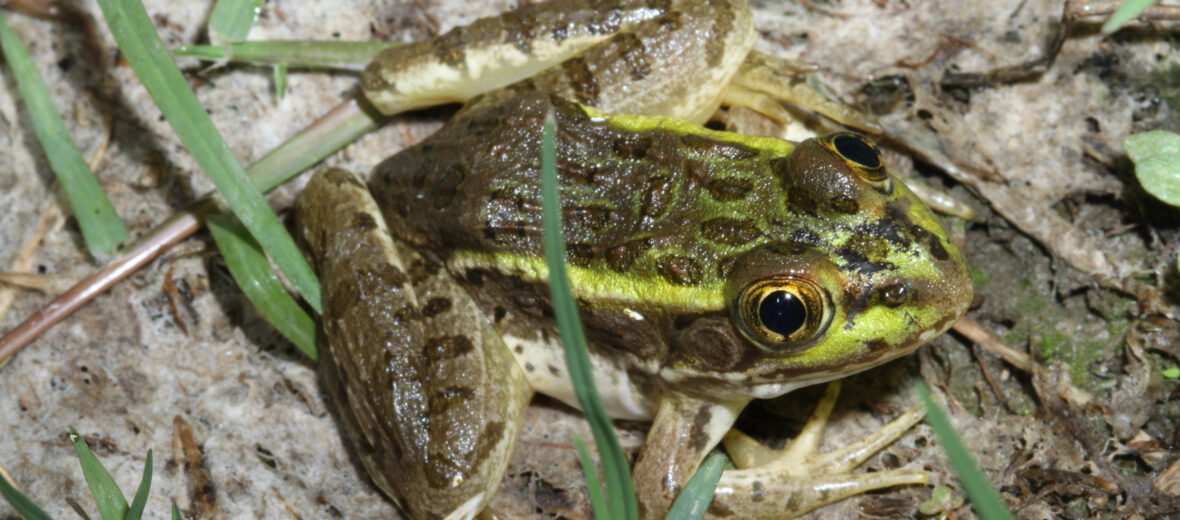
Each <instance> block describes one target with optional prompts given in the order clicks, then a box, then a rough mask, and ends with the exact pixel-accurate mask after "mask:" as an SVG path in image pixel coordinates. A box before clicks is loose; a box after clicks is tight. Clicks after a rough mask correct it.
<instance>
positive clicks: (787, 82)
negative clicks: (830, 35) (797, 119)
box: [722, 51, 881, 134]
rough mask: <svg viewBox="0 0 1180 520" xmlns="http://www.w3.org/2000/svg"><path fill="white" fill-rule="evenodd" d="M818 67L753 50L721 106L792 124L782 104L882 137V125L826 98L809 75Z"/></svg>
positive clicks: (821, 88)
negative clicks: (743, 108) (750, 111)
mask: <svg viewBox="0 0 1180 520" xmlns="http://www.w3.org/2000/svg"><path fill="white" fill-rule="evenodd" d="M814 69H815V67H813V66H807V65H804V64H801V63H798V62H794V61H791V60H787V59H784V58H779V57H777V56H771V55H769V54H764V53H761V52H758V51H750V53H749V54H748V55H747V56H746V60H745V61H744V62H743V63H742V65H741V67H739V68H738V71H737V73H736V74H735V75H734V77H733V79H732V80H730V82H729V85H727V86H726V89H725V91H724V92H723V93H722V103H723V104H725V105H727V106H743V107H746V108H750V109H752V110H755V111H757V112H761V113H762V114H764V115H766V116H767V117H770V118H772V119H776V120H778V121H779V122H783V123H786V122H789V121H790V120H791V119H792V118H791V116H790V113H789V112H787V111H786V110H784V109H783V107H782V106H779V104H778V103H779V102H780V101H782V102H786V103H791V104H793V105H798V106H801V107H803V108H807V109H810V110H814V111H816V112H819V113H820V114H823V115H825V116H828V117H830V118H832V119H833V120H835V121H836V122H839V123H841V124H844V125H847V126H851V127H853V128H859V129H861V130H863V131H865V132H869V133H873V134H879V133H881V126H880V125H878V124H877V123H876V122H875V121H873V120H872V118H870V117H869V116H867V115H865V114H862V113H861V112H859V111H857V110H855V109H853V108H852V107H850V106H848V105H845V104H844V103H841V102H839V101H835V100H833V99H832V98H830V97H829V96H828V95H826V94H825V93H824V91H823V86H822V85H820V84H818V83H816V82H815V79H814V75H812V74H810V72H812V71H814Z"/></svg>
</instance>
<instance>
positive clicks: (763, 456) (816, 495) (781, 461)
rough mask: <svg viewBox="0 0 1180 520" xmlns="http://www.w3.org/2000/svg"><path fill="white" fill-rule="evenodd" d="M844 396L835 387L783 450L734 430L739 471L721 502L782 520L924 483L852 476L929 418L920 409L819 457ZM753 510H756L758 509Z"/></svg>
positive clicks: (890, 474) (916, 474) (914, 475)
mask: <svg viewBox="0 0 1180 520" xmlns="http://www.w3.org/2000/svg"><path fill="white" fill-rule="evenodd" d="M839 393H840V383H839V381H833V382H832V383H829V385H828V388H827V390H825V392H824V395H823V397H822V398H821V399H820V401H819V404H818V405H817V406H816V409H815V412H813V413H812V415H811V418H810V419H808V421H807V424H806V425H804V427H803V430H802V431H801V432H799V435H798V436H797V437H796V438H795V439H794V440H793V441H792V442H791V443H790V444H789V445H787V446H786V447H784V448H782V449H778V450H775V449H771V448H767V447H766V446H764V445H762V444H761V443H759V442H757V441H755V440H753V439H751V438H750V437H748V436H747V435H745V434H743V433H741V432H739V431H737V430H731V431H730V432H729V433H728V434H726V436H725V438H724V440H723V442H724V444H725V449H726V451H727V452H729V455H730V458H732V459H733V462H734V465H735V466H737V468H738V469H736V470H731V471H726V472H725V474H724V476H723V477H722V480H721V483H720V484H719V485H718V487H717V492H716V494H715V500H718V501H720V503H721V505H722V507H727V503H733V504H735V505H736V504H742V505H741V506H740V507H742V508H745V509H746V511H743V513H745V515H746V517H748V518H762V517H775V518H778V517H780V516H777V515H783V513H784V512H789V514H790V515H798V514H803V513H805V512H807V511H810V510H812V509H815V508H817V507H821V506H824V505H827V504H830V503H832V502H836V501H838V500H842V499H845V498H848V497H851V496H855V495H858V494H860V493H864V492H865V491H870V490H874V489H882V488H888V487H893V486H900V485H906V484H924V483H925V482H926V481H927V479H928V475H927V474H926V472H924V471H919V470H891V471H876V472H871V473H852V470H853V469H855V468H856V467H857V466H859V465H860V464H861V463H863V462H864V461H865V460H867V459H868V458H869V457H871V456H872V455H873V454H875V453H876V452H878V451H880V450H881V449H882V448H884V447H885V446H888V445H889V444H892V443H893V442H894V441H896V440H897V439H898V438H900V437H901V436H902V435H904V434H905V432H906V431H908V430H909V429H910V428H911V427H913V426H914V425H915V424H917V423H918V422H919V421H921V420H922V417H923V416H924V415H925V414H924V411H923V410H922V408H921V407H920V406H915V407H913V408H910V409H909V410H907V411H906V412H905V413H904V414H902V415H901V416H900V417H898V418H896V419H894V420H893V421H892V422H890V423H889V424H887V425H885V426H884V427H882V428H881V429H880V430H877V431H876V432H874V433H872V434H871V435H869V436H867V437H865V438H864V439H861V440H860V441H858V442H855V443H853V444H850V445H848V446H844V447H843V448H840V449H838V450H835V451H831V452H828V453H818V446H819V439H820V435H821V434H822V433H823V429H824V427H825V426H826V425H827V420H828V417H829V416H830V415H831V413H832V408H833V406H834V405H835V403H836V398H837V397H838V396H839ZM750 508H753V509H752V510H751V509H750Z"/></svg>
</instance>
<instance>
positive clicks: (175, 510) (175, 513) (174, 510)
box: [172, 502, 183, 520]
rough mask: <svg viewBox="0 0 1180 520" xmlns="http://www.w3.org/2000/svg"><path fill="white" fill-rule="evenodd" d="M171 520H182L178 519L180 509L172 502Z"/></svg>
mask: <svg viewBox="0 0 1180 520" xmlns="http://www.w3.org/2000/svg"><path fill="white" fill-rule="evenodd" d="M172 520H183V519H182V518H181V517H180V508H179V507H176V502H172Z"/></svg>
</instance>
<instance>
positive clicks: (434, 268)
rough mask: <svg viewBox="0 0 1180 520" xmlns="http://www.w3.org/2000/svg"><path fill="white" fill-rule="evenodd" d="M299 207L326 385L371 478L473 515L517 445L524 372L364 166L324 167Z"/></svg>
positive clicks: (448, 510) (447, 511)
mask: <svg viewBox="0 0 1180 520" xmlns="http://www.w3.org/2000/svg"><path fill="white" fill-rule="evenodd" d="M296 212H297V215H296V217H297V221H298V224H299V227H300V232H301V235H302V238H303V241H304V243H305V244H306V246H307V248H308V249H309V250H310V252H311V257H312V260H313V263H314V264H315V266H316V271H317V272H318V273H319V276H320V280H321V282H322V284H323V287H324V303H325V305H324V316H323V330H324V335H325V336H326V337H327V340H328V345H327V346H328V348H327V352H326V353H325V354H326V355H325V356H324V357H325V359H324V370H325V379H326V382H327V384H326V387H327V388H328V389H329V392H330V393H332V394H333V398H334V399H333V400H334V402H335V403H336V404H337V405H338V406H339V415H340V418H341V420H342V421H343V422H344V423H345V430H346V431H347V432H348V434H349V437H350V438H351V440H352V443H353V444H354V446H355V448H356V451H357V453H358V454H359V456H360V459H361V460H362V462H363V463H364V465H365V466H366V468H367V469H368V473H369V475H370V476H371V477H372V478H373V480H374V481H375V482H376V484H377V485H378V487H380V488H381V489H382V491H384V492H385V493H386V494H388V495H389V496H390V497H391V498H393V499H394V500H395V501H396V502H398V504H399V506H401V507H402V508H403V510H405V511H407V513H408V514H409V516H410V517H412V518H443V517H448V518H472V517H474V515H475V514H476V513H478V512H479V511H480V510H482V509H483V508H484V505H485V504H486V503H487V501H488V500H489V499H490V498H491V496H492V494H493V493H494V492H495V490H496V488H497V487H498V486H499V483H500V480H501V477H502V476H503V473H504V470H505V468H506V467H507V463H508V460H509V458H510V456H511V454H512V450H513V448H514V447H515V445H516V438H517V433H518V432H519V428H520V424H521V420H522V417H523V414H524V411H525V409H526V407H527V405H528V401H529V399H530V398H531V396H532V390H531V388H530V387H529V386H528V383H527V382H526V381H525V379H524V374H523V372H522V371H521V369H520V367H519V366H517V364H516V361H515V360H514V359H513V357H512V354H511V353H510V352H509V351H508V349H507V348H506V347H505V346H504V343H503V341H502V340H501V339H500V337H499V336H498V335H497V334H495V332H494V331H493V330H492V328H491V324H490V323H488V322H487V320H486V318H484V316H483V314H482V313H481V312H480V311H479V308H478V307H477V306H476V304H475V302H474V301H472V299H471V297H470V295H469V294H468V293H466V292H465V291H464V290H463V289H462V288H461V287H459V286H458V284H457V283H456V282H455V281H454V280H452V279H451V278H450V277H449V275H448V274H447V272H446V271H445V270H444V269H440V266H439V265H438V264H436V263H433V262H432V261H430V260H429V259H428V258H425V257H424V256H423V255H421V254H419V253H418V252H417V251H415V250H413V249H411V248H409V247H407V246H406V245H404V244H402V243H401V242H398V241H397V240H396V239H393V238H392V237H391V236H390V234H389V230H388V228H387V227H386V224H385V221H384V219H383V218H382V216H381V212H380V211H379V210H378V208H377V205H376V202H375V201H374V200H373V198H372V196H370V195H369V191H368V189H367V188H366V187H365V185H364V184H363V183H362V182H361V181H360V180H359V179H357V178H356V177H355V176H353V175H352V174H351V173H348V172H346V171H343V170H338V169H329V170H322V171H320V172H318V173H317V174H316V175H315V176H314V177H313V178H312V180H311V181H310V182H309V183H308V185H307V188H306V189H305V190H304V191H303V193H302V194H301V195H300V197H299V201H298V203H297V205H296ZM448 515H449V516H448Z"/></svg>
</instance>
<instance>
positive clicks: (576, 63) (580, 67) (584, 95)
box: [561, 56, 599, 105]
mask: <svg viewBox="0 0 1180 520" xmlns="http://www.w3.org/2000/svg"><path fill="white" fill-rule="evenodd" d="M561 69H562V71H564V72H565V77H566V80H567V81H568V82H569V87H570V90H572V91H573V92H574V98H575V99H577V100H578V102H579V103H581V104H583V105H597V104H598V93H599V92H598V80H597V79H596V78H595V77H594V73H593V72H591V71H590V67H589V65H588V64H587V63H586V60H585V59H583V58H582V57H580V56H575V57H573V58H570V59H567V60H565V61H563V62H561Z"/></svg>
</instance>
